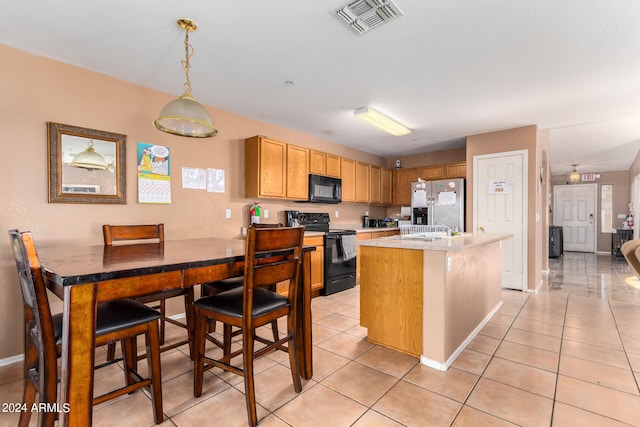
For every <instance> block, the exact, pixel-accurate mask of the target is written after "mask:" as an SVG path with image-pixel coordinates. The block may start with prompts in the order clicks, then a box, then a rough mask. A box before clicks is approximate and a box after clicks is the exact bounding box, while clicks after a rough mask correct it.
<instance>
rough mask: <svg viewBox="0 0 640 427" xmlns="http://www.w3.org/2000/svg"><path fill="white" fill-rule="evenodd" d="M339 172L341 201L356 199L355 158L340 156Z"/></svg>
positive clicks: (353, 200)
mask: <svg viewBox="0 0 640 427" xmlns="http://www.w3.org/2000/svg"><path fill="white" fill-rule="evenodd" d="M340 173H341V177H342V201H343V202H355V201H356V162H355V160H351V159H345V158H344V157H341V158H340Z"/></svg>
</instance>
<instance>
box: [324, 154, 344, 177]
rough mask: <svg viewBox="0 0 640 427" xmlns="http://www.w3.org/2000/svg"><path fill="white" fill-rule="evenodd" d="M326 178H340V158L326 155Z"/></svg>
mask: <svg viewBox="0 0 640 427" xmlns="http://www.w3.org/2000/svg"><path fill="white" fill-rule="evenodd" d="M327 176H332V177H334V178H340V176H341V172H340V156H337V155H335V154H330V153H327Z"/></svg>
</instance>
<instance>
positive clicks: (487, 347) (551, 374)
mask: <svg viewBox="0 0 640 427" xmlns="http://www.w3.org/2000/svg"><path fill="white" fill-rule="evenodd" d="M550 264H551V265H550V267H551V270H550V272H549V274H548V275H545V276H544V280H545V283H544V285H543V287H542V289H541V290H540V292H539V293H537V294H529V293H523V292H518V291H507V290H505V291H503V296H504V299H503V301H504V305H503V306H502V308H501V309H500V310H499V312H498V313H497V314H496V315H495V316H494V318H493V319H492V320H491V321H490V322H489V324H487V325H486V327H485V328H484V329H483V330H482V331H481V332H480V334H479V335H478V336H477V337H476V338H475V339H474V340H473V342H471V344H470V345H469V346H468V347H467V349H465V350H464V351H463V353H462V354H461V355H460V356H459V357H458V359H457V360H456V361H455V362H454V363H453V366H452V367H451V368H449V370H447V371H446V372H440V371H437V370H434V369H431V368H428V367H426V366H423V365H420V364H419V363H418V360H417V359H416V358H413V357H410V356H407V355H404V354H401V353H398V352H394V351H391V350H388V349H385V348H383V347H379V346H375V345H372V344H370V343H368V342H367V340H366V329H364V328H362V327H360V326H359V324H358V313H359V309H358V306H359V288H358V287H356V288H354V289H351V290H348V291H345V292H341V293H339V294H335V295H332V296H329V297H319V298H315V299H314V300H313V303H312V306H313V339H314V376H313V379H312V380H308V381H304V382H303V391H302V393H300V394H296V393H295V392H294V391H293V387H292V385H291V377H290V372H289V369H288V361H287V359H286V355H285V354H284V353H278V354H275V355H274V354H270V355H267V356H264V357H263V358H261V359H260V361H259V362H258V363H257V365H256V371H257V372H258V373H257V375H256V390H257V401H258V404H259V405H258V417H259V419H260V425H261V426H358V427H360V426H401V425H408V426H485V425H487V426H488V425H495V426H514V425H522V426H571V427H577V426H580V427H583V426H623V425H635V426H638V425H640V391H639V387H638V383H639V382H640V282H639V281H638V280H637V279H635V277H634V276H633V274H632V273H631V271H630V269H629V267H628V266H627V264H626V262H625V261H624V260H623V259H612V258H611V257H610V256H606V255H594V254H582V253H565V255H564V257H563V258H561V259H559V260H550ZM173 334H174V336H176V337H178V336H179V334H182V331H181V330H176V331H175V332H173ZM186 351H187V350H186V349H185V348H180V349H177V350H174V351H172V352H167V353H163V355H162V369H163V392H164V411H165V414H166V421H165V422H164V423H163V425H168V426H171V425H175V426H181V427H183V426H198V427H202V426H209V425H220V426H236V425H237V426H243V425H246V423H247V421H246V410H245V402H244V396H243V384H242V381H241V378H240V377H237V376H235V375H233V374H223V373H221V372H220V371H216V370H214V371H209V372H207V373H206V377H205V383H204V391H203V396H202V397H200V398H197V399H196V398H194V397H193V394H192V390H193V378H192V372H193V370H192V364H191V362H190V360H189V359H188V357H187V353H186ZM99 357H103V354H100V355H99ZM108 369H110V371H107V372H100V373H99V374H97V377H96V384H97V385H96V387H99V388H101V389H103V388H105V387H109V386H111V384H110V383H113V382H114V381H117V380H118V379H119V378H121V377H120V375H121V373H120V372H118V370H119V367H117V366H115V367H110V368H108ZM20 377H21V365H20V364H14V365H11V366H6V367H3V368H0V396H2V399H1V400H2V402H3V403H8V402H19V401H20V399H21V390H22V383H21V380H20ZM34 418H35V417H34ZM16 423H17V416H16V415H15V414H8V413H0V425H2V426H14V425H16ZM152 424H153V419H152V414H151V404H150V401H149V398H148V397H147V395H146V394H144V393H142V392H138V393H134V394H133V395H130V396H126V397H124V398H121V399H119V400H116V401H112V402H107V403H105V404H102V405H100V406H98V407H96V408H95V409H94V425H96V426H103V425H104V426H113V425H118V426H119V427H126V426H135V427H139V426H150V425H152ZM32 425H35V423H33V422H32Z"/></svg>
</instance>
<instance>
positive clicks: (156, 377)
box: [145, 320, 164, 424]
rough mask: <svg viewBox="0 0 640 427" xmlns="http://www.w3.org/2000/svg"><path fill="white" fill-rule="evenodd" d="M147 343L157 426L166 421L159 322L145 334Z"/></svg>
mask: <svg viewBox="0 0 640 427" xmlns="http://www.w3.org/2000/svg"><path fill="white" fill-rule="evenodd" d="M145 341H146V346H147V366H148V369H149V376H150V377H151V394H152V399H151V402H152V405H153V419H154V421H155V423H156V424H161V423H162V422H163V421H164V414H163V413H162V370H161V366H160V338H159V332H158V321H156V320H154V321H153V322H149V325H148V328H147V332H146V333H145Z"/></svg>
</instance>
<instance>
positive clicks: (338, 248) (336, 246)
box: [324, 234, 356, 282]
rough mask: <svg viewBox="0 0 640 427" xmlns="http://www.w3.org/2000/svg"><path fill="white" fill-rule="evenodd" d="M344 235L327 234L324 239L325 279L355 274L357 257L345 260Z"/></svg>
mask: <svg viewBox="0 0 640 427" xmlns="http://www.w3.org/2000/svg"><path fill="white" fill-rule="evenodd" d="M342 236H343V235H342V234H327V235H325V237H324V277H325V282H326V281H327V279H328V278H329V279H330V278H333V277H336V276H342V275H344V274H351V273H353V274H355V272H356V257H355V256H354V257H352V258H351V259H347V260H345V257H344V251H343V250H342Z"/></svg>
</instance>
